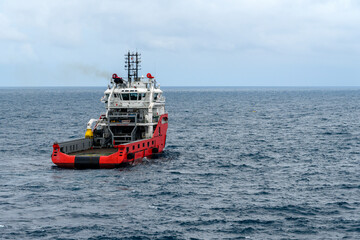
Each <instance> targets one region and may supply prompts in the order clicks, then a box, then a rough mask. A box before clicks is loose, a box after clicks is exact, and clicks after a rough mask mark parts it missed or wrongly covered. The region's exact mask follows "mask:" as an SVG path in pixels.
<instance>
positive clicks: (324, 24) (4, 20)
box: [0, 0, 360, 79]
mask: <svg viewBox="0 0 360 240" xmlns="http://www.w3.org/2000/svg"><path fill="white" fill-rule="evenodd" d="M359 23H360V6H359V3H358V1H355V0H341V1H340V0H292V1H289V0H271V1H269V0H253V1H249V0H222V1H219V0H182V1H168V0H151V1H150V0H137V1H133V0H121V1H118V0H104V1H95V0H71V1H70V0H52V1H42V0H32V1H28V0H12V1H4V2H2V3H1V4H0V41H1V45H0V51H1V52H2V58H1V59H0V63H1V64H7V63H16V62H17V63H19V64H20V63H22V64H23V63H24V62H33V63H34V64H43V65H44V66H49V68H51V69H55V70H56V69H57V66H59V65H64V64H65V65H66V64H70V65H71V64H72V63H73V62H79V63H83V64H84V65H86V66H100V67H99V68H100V69H106V71H108V70H109V69H110V70H113V69H115V68H118V67H119V66H122V61H123V56H122V54H123V52H124V51H126V50H128V49H131V50H132V49H139V50H142V51H145V52H149V53H151V54H152V55H155V54H156V55H157V56H159V58H162V59H163V57H162V56H169V55H171V56H173V59H174V60H171V61H173V62H171V61H170V60H169V61H167V62H160V63H161V64H166V66H168V65H169V69H171V66H170V64H173V66H174V68H175V65H176V66H179V65H181V66H183V67H184V68H185V66H186V64H180V63H182V62H189V65H190V66H193V65H200V64H205V63H201V62H206V64H212V65H209V66H206V65H204V66H199V68H197V69H206V68H207V67H209V68H211V69H213V68H216V67H218V65H219V68H220V67H221V68H225V67H226V66H225V64H226V63H221V62H220V63H219V59H222V58H224V57H226V58H227V59H228V61H231V62H233V63H238V65H239V66H240V65H244V66H245V65H248V66H250V64H254V63H256V64H259V65H262V66H264V65H268V64H275V65H276V64H277V65H279V66H280V65H281V64H285V63H286V64H288V63H289V64H290V63H293V64H298V63H303V64H316V63H317V62H321V63H323V62H325V63H326V62H328V63H329V64H337V63H338V64H344V65H346V64H349V63H350V64H351V63H352V62H353V59H356V57H357V55H358V54H359V53H360V36H359V35H360V31H358V25H359ZM190 55H191V56H192V57H191V58H190V59H189V58H188V56H190ZM195 55H197V56H199V57H193V56H195ZM201 57H204V58H206V59H203V60H202V59H201ZM165 59H166V57H165ZM195 59H196V62H195ZM209 59H210V60H209ZM339 59H342V60H341V62H339V61H340V60H339ZM119 61H120V63H119ZM159 61H162V60H159ZM221 64H223V65H221ZM238 65H236V66H235V67H238ZM104 66H106V67H104ZM294 66H296V65H294ZM250 67H251V66H250ZM183 70H184V71H189V73H193V72H191V71H195V70H194V68H188V69H183ZM339 72H340V71H339ZM83 74H86V73H85V72H83ZM169 74H170V70H169ZM228 74H231V72H229V73H228ZM59 79H61V78H60V77H59Z"/></svg>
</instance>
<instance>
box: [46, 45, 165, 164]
mask: <svg viewBox="0 0 360 240" xmlns="http://www.w3.org/2000/svg"><path fill="white" fill-rule="evenodd" d="M140 63H141V54H139V53H138V52H130V51H129V52H127V53H126V54H125V70H126V71H127V75H128V76H127V79H124V78H122V77H120V76H118V75H117V74H116V73H114V74H113V75H112V77H111V80H110V84H109V85H108V88H107V89H106V90H105V92H104V96H103V97H102V98H101V102H102V103H103V104H104V105H105V109H106V112H105V113H103V114H100V117H99V118H97V119H90V121H89V122H88V123H87V127H86V132H85V136H84V138H80V139H75V140H71V141H66V142H55V143H54V144H53V152H52V154H51V160H52V162H53V163H54V164H56V165H57V166H58V167H61V168H75V169H86V168H117V167H120V166H122V165H124V164H127V163H133V162H134V161H136V160H139V159H144V158H151V157H154V156H157V155H158V154H161V153H162V152H163V150H164V148H165V144H166V133H167V128H168V113H167V112H166V110H165V97H164V96H163V91H162V90H161V89H160V84H158V83H157V82H156V79H155V77H154V76H152V75H151V73H147V74H146V77H144V76H139V70H141V66H140Z"/></svg>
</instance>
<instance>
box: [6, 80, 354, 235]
mask: <svg viewBox="0 0 360 240" xmlns="http://www.w3.org/2000/svg"><path fill="white" fill-rule="evenodd" d="M104 90H105V89H103V88H1V89H0V239H360V166H359V163H360V88H259V87H253V88H246V87H243V88H241V87H239V88H236V87H234V88H230V87H228V88H215V87H214V88H163V90H164V92H165V93H164V95H165V96H166V99H167V110H168V112H169V129H168V133H167V146H166V150H165V152H164V154H163V155H162V156H160V157H159V158H157V159H143V161H141V162H138V163H136V164H133V165H130V166H126V167H122V168H118V169H107V170H69V169H60V168H58V167H56V166H54V164H53V163H52V162H51V159H50V155H51V152H52V144H53V142H54V141H64V140H70V139H76V138H81V137H84V134H85V129H86V123H87V122H88V120H89V119H90V118H98V116H99V114H100V113H102V112H104V111H105V109H104V105H103V104H102V103H101V102H100V98H101V97H102V96H103V91H104Z"/></svg>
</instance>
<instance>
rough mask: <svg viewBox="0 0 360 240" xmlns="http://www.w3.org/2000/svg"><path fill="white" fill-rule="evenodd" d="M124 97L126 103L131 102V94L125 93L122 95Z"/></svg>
mask: <svg viewBox="0 0 360 240" xmlns="http://www.w3.org/2000/svg"><path fill="white" fill-rule="evenodd" d="M121 95H122V99H123V100H124V101H129V94H128V93H123V94H121Z"/></svg>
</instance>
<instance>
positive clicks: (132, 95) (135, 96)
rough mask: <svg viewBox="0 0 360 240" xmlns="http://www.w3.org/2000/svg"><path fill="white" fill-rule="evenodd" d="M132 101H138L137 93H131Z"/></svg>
mask: <svg viewBox="0 0 360 240" xmlns="http://www.w3.org/2000/svg"><path fill="white" fill-rule="evenodd" d="M130 100H131V101H136V100H137V93H130Z"/></svg>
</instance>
